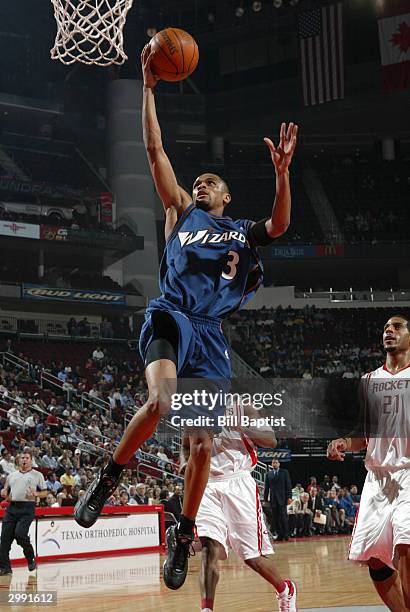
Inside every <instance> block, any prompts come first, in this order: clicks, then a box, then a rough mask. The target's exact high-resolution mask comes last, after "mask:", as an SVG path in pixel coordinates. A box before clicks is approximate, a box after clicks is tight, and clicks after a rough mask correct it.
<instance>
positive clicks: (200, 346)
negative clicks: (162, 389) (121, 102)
mask: <svg viewBox="0 0 410 612" xmlns="http://www.w3.org/2000/svg"><path fill="white" fill-rule="evenodd" d="M161 314H164V315H165V316H170V317H172V321H170V324H172V322H173V323H175V326H176V330H177V341H176V343H177V347H176V348H177V351H176V352H177V362H178V363H177V377H178V393H179V394H183V393H192V392H193V391H194V390H195V389H196V390H198V392H199V391H201V392H202V390H206V392H207V393H213V399H211V405H212V407H210V404H209V400H207V401H205V402H204V401H203V397H204V396H203V395H202V398H201V401H198V395H197V396H196V400H195V402H194V404H193V405H191V406H190V407H189V409H188V408H187V407H186V406H184V407H183V408H182V409H181V412H180V415H181V416H182V415H184V416H185V415H188V416H187V418H188V417H189V416H195V415H210V414H211V415H212V417H215V419H216V418H217V416H218V415H222V414H223V413H224V411H225V402H224V400H223V394H224V393H228V392H229V389H230V379H231V373H232V372H231V360H230V349H229V344H228V342H227V340H226V338H225V336H224V335H223V333H222V329H221V321H220V319H216V318H213V317H208V316H205V315H191V314H186V313H184V312H181V311H180V310H171V309H159V308H148V310H147V311H146V314H145V322H144V324H143V326H142V329H141V335H140V342H139V349H140V353H141V357H142V359H143V361H144V363H145V362H146V353H147V349H148V347H149V345H150V343H151V341H152V340H153V339H154V337H155V338H156V337H158V336H157V335H156V334H155V329H154V328H155V319H156V317H157V316H158V315H161ZM218 392H220V393H219V398H218V399H217V398H216V395H217V393H218ZM178 410H180V409H178ZM215 425H216V420H215ZM217 429H218V430H219V427H218V428H217Z"/></svg>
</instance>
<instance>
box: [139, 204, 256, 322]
mask: <svg viewBox="0 0 410 612" xmlns="http://www.w3.org/2000/svg"><path fill="white" fill-rule="evenodd" d="M251 226H252V221H249V220H248V219H240V220H237V221H233V220H232V219H231V218H230V217H217V216H215V215H212V214H211V213H208V212H205V211H204V210H202V209H201V208H197V207H196V206H195V205H194V204H191V205H190V206H189V207H188V208H187V209H186V210H185V211H184V213H183V214H182V215H181V217H180V218H179V220H178V222H177V223H176V225H175V227H174V229H173V231H172V234H171V236H170V237H169V239H168V241H167V244H166V247H165V251H164V255H163V257H162V261H161V265H160V288H161V294H162V295H161V296H160V297H159V298H158V299H155V300H152V301H151V302H150V304H149V308H176V309H181V310H182V311H184V310H187V311H189V312H190V313H191V314H193V315H196V314H197V315H200V314H203V315H207V316H210V317H215V318H223V317H226V316H227V315H228V314H230V313H231V312H233V311H235V310H237V309H238V308H240V307H241V306H243V305H244V304H246V302H248V301H249V300H250V299H251V297H252V296H253V295H254V293H255V292H256V290H257V288H258V287H259V285H260V284H261V282H262V275H263V270H262V264H261V262H260V260H259V257H258V255H257V253H256V251H255V249H254V248H253V247H252V246H251V245H250V244H249V240H248V233H249V230H250V227H251Z"/></svg>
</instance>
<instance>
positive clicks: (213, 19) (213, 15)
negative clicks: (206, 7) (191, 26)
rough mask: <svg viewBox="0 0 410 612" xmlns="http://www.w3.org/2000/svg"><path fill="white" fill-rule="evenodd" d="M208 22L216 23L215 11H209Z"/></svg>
mask: <svg viewBox="0 0 410 612" xmlns="http://www.w3.org/2000/svg"><path fill="white" fill-rule="evenodd" d="M208 23H215V13H212V12H209V13H208Z"/></svg>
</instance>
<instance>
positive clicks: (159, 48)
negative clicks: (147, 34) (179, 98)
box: [151, 28, 199, 81]
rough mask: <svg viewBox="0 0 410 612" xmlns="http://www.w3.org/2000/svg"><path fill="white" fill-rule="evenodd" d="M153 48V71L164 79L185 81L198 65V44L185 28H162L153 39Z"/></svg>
mask: <svg viewBox="0 0 410 612" xmlns="http://www.w3.org/2000/svg"><path fill="white" fill-rule="evenodd" d="M151 49H152V50H154V51H155V55H154V57H153V59H152V62H151V69H152V72H153V73H154V74H155V75H156V76H157V77H158V78H160V79H163V80H164V81H183V80H184V79H186V78H187V77H188V76H189V75H190V74H192V73H193V71H194V70H195V68H196V67H197V65H198V60H199V50H198V45H197V44H196V42H195V40H194V39H193V38H192V36H191V34H188V32H185V30H180V29H179V28H166V29H165V30H161V31H160V32H158V33H157V34H155V36H154V37H153V38H152V39H151Z"/></svg>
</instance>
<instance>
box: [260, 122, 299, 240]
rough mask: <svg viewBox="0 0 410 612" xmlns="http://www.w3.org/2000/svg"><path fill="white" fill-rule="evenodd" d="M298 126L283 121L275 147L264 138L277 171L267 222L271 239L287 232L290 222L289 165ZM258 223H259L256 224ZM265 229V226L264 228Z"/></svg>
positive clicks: (270, 141)
mask: <svg viewBox="0 0 410 612" xmlns="http://www.w3.org/2000/svg"><path fill="white" fill-rule="evenodd" d="M297 134H298V126H297V125H295V124H294V123H289V125H288V127H287V128H286V123H282V125H281V128H280V136H279V145H278V146H277V147H275V145H274V144H273V142H272V140H270V138H264V141H265V143H266V144H267V146H268V148H269V151H270V154H271V158H272V163H273V165H274V166H275V173H276V195H275V201H274V203H273V207H272V213H271V217H270V219H268V220H267V221H266V222H265V228H266V234H267V237H268V238H270V239H273V238H278V237H279V236H281V235H282V234H284V233H285V232H286V230H287V229H288V227H289V224H290V208H291V194H290V185H289V166H290V162H291V161H292V156H293V153H294V151H295V147H296V140H297ZM256 225H258V224H256ZM262 229H264V228H262Z"/></svg>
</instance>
